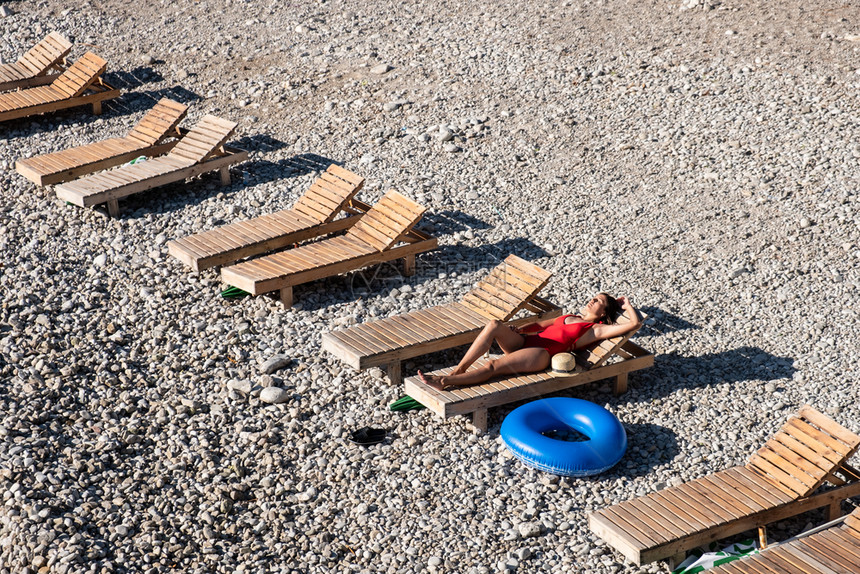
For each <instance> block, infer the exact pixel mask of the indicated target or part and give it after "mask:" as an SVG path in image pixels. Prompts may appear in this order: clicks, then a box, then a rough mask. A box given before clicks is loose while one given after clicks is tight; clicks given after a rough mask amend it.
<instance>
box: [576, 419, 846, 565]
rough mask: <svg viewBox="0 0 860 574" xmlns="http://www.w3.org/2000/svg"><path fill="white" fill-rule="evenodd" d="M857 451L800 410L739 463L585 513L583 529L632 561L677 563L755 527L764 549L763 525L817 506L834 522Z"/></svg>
mask: <svg viewBox="0 0 860 574" xmlns="http://www.w3.org/2000/svg"><path fill="white" fill-rule="evenodd" d="M858 446H860V436H857V435H856V434H854V433H853V432H851V431H849V430H848V429H846V428H844V427H842V426H840V425H839V424H837V423H836V422H834V421H833V420H831V419H830V418H829V417H827V416H825V415H823V414H821V413H820V412H818V411H816V410H815V409H813V408H812V407H810V406H804V407H803V408H801V409H800V412H799V413H798V414H797V415H796V416H792V417H791V418H790V419H789V420H788V422H787V423H786V424H785V426H783V427H782V429H780V430H779V431H778V432H777V433H776V434H775V435H774V436H773V438H771V439H770V440H769V441H768V442H767V443H766V444H765V445H764V446H763V447H762V448H761V450H759V451H758V452H757V453H756V454H754V455H753V456H752V457H751V458H750V460H749V462H748V463H747V464H746V465H744V466H736V467H733V468H730V469H728V470H723V471H720V472H717V473H714V474H711V475H708V476H705V477H703V478H699V479H696V480H693V481H690V482H687V483H684V484H682V485H680V486H676V487H671V488H666V489H664V490H661V491H658V492H654V493H652V494H648V495H646V496H642V497H639V498H634V499H633V500H628V501H626V502H622V503H620V504H616V505H614V506H610V507H608V508H604V509H602V510H599V511H597V512H593V513H591V514H589V517H588V525H589V527H590V528H591V530H592V532H594V533H595V534H597V535H598V536H600V537H601V538H602V539H603V540H605V541H606V542H607V544H609V545H610V546H612V547H613V548H615V549H616V550H618V551H619V552H621V553H622V554H624V556H626V557H627V559H628V560H631V561H632V562H635V563H636V564H645V563H648V562H653V561H655V560H661V559H666V558H669V559H671V560H672V561H680V560H683V558H684V554H685V553H686V552H687V551H688V550H692V549H693V548H696V547H697V546H701V545H703V544H707V543H709V542H712V541H715V540H720V539H723V538H728V537H730V536H734V535H736V534H740V533H741V532H745V531H747V530H753V529H755V528H758V530H759V539H760V545H761V546H762V547H765V546H766V545H767V534H766V530H765V528H766V526H767V524H770V523H772V522H775V521H778V520H783V519H785V518H789V517H791V516H796V515H798V514H801V513H803V512H807V511H809V510H813V509H816V508H821V507H825V506H826V507H828V510H829V514H830V517H831V519H835V518H838V517H839V514H840V503H841V501H842V500H845V499H846V498H850V497H853V496H858V495H860V474H858V471H857V470H855V469H854V468H852V467H850V466H849V465H848V464H847V461H848V459H850V458H851V456H852V455H853V454H854V453H855V452H856V451H857V448H858ZM836 473H839V474H841V475H842V477H841V478H840V477H839V476H837V474H836ZM825 482H829V483H830V486H823V485H824V483H825Z"/></svg>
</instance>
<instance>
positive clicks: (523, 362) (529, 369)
mask: <svg viewBox="0 0 860 574" xmlns="http://www.w3.org/2000/svg"><path fill="white" fill-rule="evenodd" d="M548 366H549V353H548V352H547V350H546V349H541V348H540V347H527V348H525V349H520V350H518V351H513V352H511V353H508V354H506V355H504V356H502V357H499V358H498V359H493V360H492V361H488V362H487V363H485V364H483V365H481V366H480V367H478V368H476V369H472V370H471V371H468V372H465V373H457V374H455V373H453V372H452V373H451V374H450V375H445V376H442V377H440V376H436V375H425V374H423V373H422V372H421V371H418V376H419V377H421V380H422V381H424V382H425V383H426V384H428V385H430V386H432V387H435V388H437V389H440V390H444V389H445V388H447V387H459V386H465V385H475V384H478V383H483V382H484V381H487V380H489V379H491V378H493V377H499V376H503V375H511V374H519V373H536V372H538V371H542V370H544V369H546V368H547V367H548Z"/></svg>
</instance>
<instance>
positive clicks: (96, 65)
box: [51, 52, 107, 98]
mask: <svg viewBox="0 0 860 574" xmlns="http://www.w3.org/2000/svg"><path fill="white" fill-rule="evenodd" d="M106 69H107V62H105V61H104V60H102V59H101V58H99V57H98V56H96V55H95V54H93V53H92V52H87V53H86V54H84V55H83V56H81V58H80V59H79V60H78V61H77V62H75V63H74V64H72V65H71V66H70V67H69V69H68V70H66V71H65V72H63V73H62V74H60V75H59V76H57V79H56V80H54V81H53V82H51V86H52V87H53V88H56V89H57V90H60V91H61V92H63V94H65V95H66V97H67V98H74V97H76V96H80V95H81V94H83V93H84V92H86V91H87V88H89V87H90V86H91V85H92V84H93V83H94V82H96V81H97V80H98V79H99V76H101V75H102V74H103V73H104V71H105V70H106Z"/></svg>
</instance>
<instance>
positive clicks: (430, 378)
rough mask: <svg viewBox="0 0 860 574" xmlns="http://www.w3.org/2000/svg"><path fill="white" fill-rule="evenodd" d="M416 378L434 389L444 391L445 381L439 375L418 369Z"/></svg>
mask: <svg viewBox="0 0 860 574" xmlns="http://www.w3.org/2000/svg"><path fill="white" fill-rule="evenodd" d="M418 378H419V379H421V382H422V383H424V384H425V385H429V386H431V387H433V388H434V389H436V390H439V391H444V390H445V383H444V382H443V381H442V377H440V376H439V375H425V374H424V373H422V372H421V371H418Z"/></svg>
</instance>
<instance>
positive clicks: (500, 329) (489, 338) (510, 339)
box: [451, 321, 526, 375]
mask: <svg viewBox="0 0 860 574" xmlns="http://www.w3.org/2000/svg"><path fill="white" fill-rule="evenodd" d="M493 341H497V342H498V343H499V347H501V348H502V352H503V353H505V354H506V355H507V354H508V353H512V352H514V351H516V350H517V349H520V348H521V347H522V346H523V343H525V342H526V338H525V337H523V336H522V335H520V334H519V333H514V332H513V331H512V330H511V328H510V327H508V326H507V325H505V324H504V323H502V322H501V321H490V322H489V323H487V325H486V327H484V329H483V330H482V331H481V333H480V334H479V335H478V336H477V338H475V340H474V341H473V342H472V345H471V346H470V347H469V350H468V351H466V354H465V355H463V358H462V359H461V360H460V363H459V364H458V365H457V368H456V369H454V370H453V372H452V373H451V374H452V375H459V374H461V373H465V372H466V369H468V368H469V367H471V366H472V363H474V362H475V361H477V360H478V359H480V358H481V355H483V354H484V353H486V352H487V351H489V350H490V347H491V346H492V345H493Z"/></svg>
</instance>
